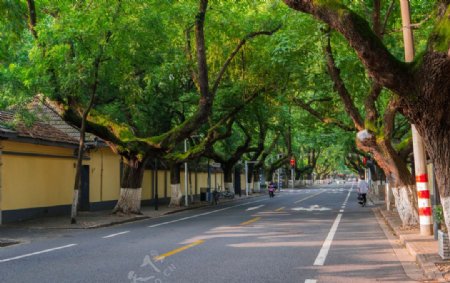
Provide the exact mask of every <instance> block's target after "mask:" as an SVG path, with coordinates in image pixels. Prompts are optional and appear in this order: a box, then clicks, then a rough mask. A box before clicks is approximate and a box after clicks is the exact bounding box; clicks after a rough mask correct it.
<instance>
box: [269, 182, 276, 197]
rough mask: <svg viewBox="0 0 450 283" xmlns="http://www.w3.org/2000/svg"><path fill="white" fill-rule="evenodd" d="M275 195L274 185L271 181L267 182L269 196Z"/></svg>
mask: <svg viewBox="0 0 450 283" xmlns="http://www.w3.org/2000/svg"><path fill="white" fill-rule="evenodd" d="M274 196H275V185H274V183H273V182H270V184H269V197H271V198H273V197H274Z"/></svg>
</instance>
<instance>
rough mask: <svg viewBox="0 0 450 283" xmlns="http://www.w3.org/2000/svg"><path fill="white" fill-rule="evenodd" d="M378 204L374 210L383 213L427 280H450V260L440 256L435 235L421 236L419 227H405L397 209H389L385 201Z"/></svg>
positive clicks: (387, 222) (392, 230)
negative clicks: (386, 207)
mask: <svg viewBox="0 0 450 283" xmlns="http://www.w3.org/2000/svg"><path fill="white" fill-rule="evenodd" d="M377 204H379V206H378V207H377V208H374V211H375V212H379V213H380V214H381V215H382V217H383V218H384V220H385V222H386V224H387V225H388V226H389V228H390V229H391V232H392V234H393V235H394V236H396V237H397V238H398V241H399V243H400V244H401V245H402V246H404V247H405V248H406V249H407V251H408V252H409V253H410V254H411V255H412V256H413V257H414V258H415V260H416V263H417V264H418V265H419V267H421V268H422V270H423V271H424V275H425V277H426V278H428V280H429V281H426V282H450V261H449V260H442V258H441V257H440V256H439V254H438V242H437V240H435V239H434V236H421V235H420V230H419V227H410V228H407V229H406V228H403V227H402V226H403V225H402V223H401V220H400V217H399V216H398V213H397V212H396V211H387V210H386V209H385V206H384V207H383V204H384V203H383V202H378V203H377Z"/></svg>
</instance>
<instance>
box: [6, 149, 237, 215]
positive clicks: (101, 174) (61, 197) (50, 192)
mask: <svg viewBox="0 0 450 283" xmlns="http://www.w3.org/2000/svg"><path fill="white" fill-rule="evenodd" d="M1 146H3V148H2V150H3V152H6V151H9V152H17V153H35V154H48V155H54V156H61V157H63V158H55V157H43V156H20V155H10V154H3V155H2V156H1V159H0V162H2V163H3V165H2V166H1V167H0V182H1V183H0V210H13V209H24V208H33V207H49V206H57V205H70V204H71V202H72V192H73V182H74V178H75V164H76V160H75V158H73V157H72V156H73V151H74V150H73V149H72V148H62V147H55V146H43V145H33V144H28V143H18V142H11V141H1V143H0V147H1ZM89 155H90V160H85V161H84V162H83V164H84V165H89V169H90V172H89V173H90V176H89V180H90V184H89V186H90V187H89V190H90V195H89V201H90V202H103V201H114V200H117V199H118V197H119V193H120V157H119V156H118V155H116V154H114V153H113V152H112V151H111V150H110V149H109V148H100V149H97V150H93V151H91V152H90V153H89ZM152 182H153V180H152V171H151V170H146V171H145V173H144V180H143V184H142V199H143V200H149V199H151V198H152ZM241 183H242V188H243V189H244V188H245V180H244V176H243V175H242V176H241ZM190 184H191V186H192V190H193V192H194V194H196V195H198V194H200V188H206V187H207V186H208V174H207V172H198V173H197V184H196V182H195V172H193V171H191V172H190ZM218 186H220V187H221V188H222V189H223V188H224V183H223V174H222V173H211V187H212V188H215V187H218ZM181 190H182V192H183V193H184V171H181ZM165 192H166V194H165ZM170 194H171V190H170V172H169V171H164V170H159V171H158V196H159V198H164V197H169V198H170Z"/></svg>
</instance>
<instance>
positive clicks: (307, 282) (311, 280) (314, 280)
mask: <svg viewBox="0 0 450 283" xmlns="http://www.w3.org/2000/svg"><path fill="white" fill-rule="evenodd" d="M316 282H317V280H316V279H306V280H305V283H316Z"/></svg>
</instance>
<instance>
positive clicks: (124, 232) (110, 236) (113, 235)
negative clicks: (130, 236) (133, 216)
mask: <svg viewBox="0 0 450 283" xmlns="http://www.w3.org/2000/svg"><path fill="white" fill-rule="evenodd" d="M129 232H130V231H123V232H119V233H115V234H111V235H108V236H104V237H102V238H103V239H107V238H112V237H115V236H119V235H123V234H126V233H129Z"/></svg>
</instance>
